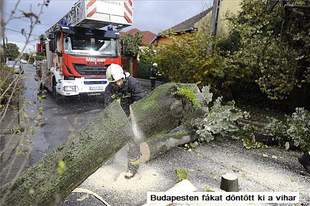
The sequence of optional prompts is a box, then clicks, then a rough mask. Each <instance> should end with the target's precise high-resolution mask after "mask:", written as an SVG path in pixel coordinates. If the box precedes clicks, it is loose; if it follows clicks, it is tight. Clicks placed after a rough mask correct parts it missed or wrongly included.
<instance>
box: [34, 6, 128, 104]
mask: <svg viewBox="0 0 310 206" xmlns="http://www.w3.org/2000/svg"><path fill="white" fill-rule="evenodd" d="M132 18H133V3H132V0H125V1H112V0H110V1H109V0H104V1H103V0H79V1H78V2H76V3H75V4H74V6H73V7H72V9H71V10H70V11H69V12H68V13H67V14H66V15H65V16H64V17H63V18H62V19H61V20H60V21H58V22H57V23H56V24H55V25H53V26H52V27H51V28H50V29H48V30H47V31H46V34H45V38H43V37H41V38H40V43H39V44H38V45H37V48H38V50H39V51H38V52H44V54H45V55H46V60H44V61H41V62H40V63H38V64H37V76H36V80H38V81H40V88H47V89H48V90H50V91H51V92H53V94H54V96H55V99H56V102H57V103H60V101H61V100H62V99H64V98H65V97H66V96H74V95H80V94H88V95H99V94H101V93H102V92H104V90H105V87H106V86H107V84H108V82H107V79H106V69H107V67H108V66H109V65H110V64H112V63H113V64H119V65H121V53H124V50H125V42H121V41H120V34H119V31H120V30H121V29H122V28H124V27H127V26H130V25H132ZM43 36H44V35H43Z"/></svg>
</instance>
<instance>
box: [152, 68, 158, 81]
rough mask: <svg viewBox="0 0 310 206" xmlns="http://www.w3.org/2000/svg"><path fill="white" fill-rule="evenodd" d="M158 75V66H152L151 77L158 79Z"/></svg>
mask: <svg viewBox="0 0 310 206" xmlns="http://www.w3.org/2000/svg"><path fill="white" fill-rule="evenodd" d="M156 76H157V69H156V68H152V69H151V71H150V79H155V80H156Z"/></svg>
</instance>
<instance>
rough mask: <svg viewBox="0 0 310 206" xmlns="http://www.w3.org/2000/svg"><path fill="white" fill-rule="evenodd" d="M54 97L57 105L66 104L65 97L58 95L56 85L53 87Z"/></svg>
mask: <svg viewBox="0 0 310 206" xmlns="http://www.w3.org/2000/svg"><path fill="white" fill-rule="evenodd" d="M53 96H54V98H55V101H56V103H57V104H62V103H63V102H64V96H62V95H61V94H59V93H57V90H56V84H54V85H53Z"/></svg>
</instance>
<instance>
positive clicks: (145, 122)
mask: <svg viewBox="0 0 310 206" xmlns="http://www.w3.org/2000/svg"><path fill="white" fill-rule="evenodd" d="M178 88H188V89H190V90H191V91H192V93H193V94H194V95H195V97H196V100H197V101H198V102H199V103H200V104H201V106H202V107H203V106H205V103H204V98H203V96H202V94H201V93H200V91H199V89H198V87H197V86H196V85H195V84H176V83H167V84H164V85H161V86H159V87H156V89H154V90H153V92H152V93H150V94H149V95H148V96H146V97H144V98H143V99H141V100H140V101H138V102H135V103H134V104H132V105H131V120H132V123H133V125H135V126H136V127H137V130H139V132H140V133H141V137H140V142H143V141H146V140H148V139H153V138H156V135H157V134H165V133H168V132H169V131H170V130H172V129H174V128H176V127H178V126H179V125H181V124H183V125H185V126H188V125H189V123H190V121H191V120H192V119H193V118H197V117H198V116H200V115H202V114H203V110H202V109H201V108H196V107H195V106H194V104H193V103H192V102H191V100H189V99H188V98H187V97H184V96H182V95H180V94H179V93H178Z"/></svg>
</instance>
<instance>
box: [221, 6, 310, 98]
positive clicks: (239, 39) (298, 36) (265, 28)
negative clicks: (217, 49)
mask: <svg viewBox="0 0 310 206" xmlns="http://www.w3.org/2000/svg"><path fill="white" fill-rule="evenodd" d="M229 20H230V27H231V35H230V37H229V38H228V40H226V42H230V43H231V44H230V46H229V43H228V44H226V48H224V50H225V49H226V51H227V53H226V55H227V57H228V58H227V64H228V68H229V69H230V70H232V71H234V73H235V74H236V79H239V80H240V81H243V82H255V83H256V84H258V86H259V88H260V90H261V91H262V92H264V93H266V94H267V95H268V98H269V99H272V100H282V99H286V98H287V97H289V96H290V95H293V94H296V89H298V88H303V89H304V90H303V92H305V90H306V88H307V84H309V83H310V67H309V65H310V37H309V31H310V24H309V22H310V2H309V1H306V0H297V1H295V0H294V1H293V0H288V1H271V0H270V1H269V0H265V1H262V0H251V1H250V0H245V1H243V2H242V4H241V12H240V13H239V14H238V15H235V16H230V17H229ZM232 44H234V46H237V47H238V48H236V47H234V48H233V46H232ZM227 45H228V46H227ZM222 46H223V45H222ZM229 47H230V49H229ZM308 88H309V86H308Z"/></svg>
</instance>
